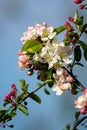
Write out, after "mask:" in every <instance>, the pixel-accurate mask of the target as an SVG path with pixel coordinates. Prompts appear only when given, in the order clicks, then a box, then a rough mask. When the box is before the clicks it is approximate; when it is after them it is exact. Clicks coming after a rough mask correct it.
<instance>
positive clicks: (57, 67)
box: [18, 22, 72, 95]
mask: <svg viewBox="0 0 87 130" xmlns="http://www.w3.org/2000/svg"><path fill="white" fill-rule="evenodd" d="M56 34H57V33H56V31H55V29H54V28H53V26H52V25H48V24H47V23H45V22H44V23H43V24H42V25H41V24H39V23H36V25H35V26H34V27H28V31H27V32H24V33H23V37H22V38H21V41H22V42H23V48H22V50H21V51H20V52H19V58H18V60H19V61H18V66H19V68H20V69H24V68H29V70H28V75H31V74H33V71H34V70H38V73H37V78H38V79H39V80H42V81H46V80H48V79H49V78H51V79H52V80H53V82H54V83H53V85H52V86H51V87H52V90H53V91H55V92H56V94H57V95H60V94H62V92H63V91H65V90H70V89H71V84H70V82H68V80H66V77H65V76H64V69H63V67H65V66H66V67H67V65H69V64H71V63H72V60H71V56H72V49H71V47H69V46H66V45H65V44H64V42H59V41H58V38H57V36H56ZM33 49H34V50H33ZM32 52H33V53H32ZM49 72H50V76H48V73H49Z"/></svg>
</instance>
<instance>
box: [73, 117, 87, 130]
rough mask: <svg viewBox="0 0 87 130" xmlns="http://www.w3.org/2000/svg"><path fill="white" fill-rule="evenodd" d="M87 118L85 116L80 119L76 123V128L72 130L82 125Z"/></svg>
mask: <svg viewBox="0 0 87 130" xmlns="http://www.w3.org/2000/svg"><path fill="white" fill-rule="evenodd" d="M86 118H87V116H84V117H82V118H81V119H79V120H78V121H76V123H75V124H74V127H73V129H72V130H74V129H75V128H77V126H78V125H79V124H81V123H82V122H83V121H84V120H85V119H86Z"/></svg>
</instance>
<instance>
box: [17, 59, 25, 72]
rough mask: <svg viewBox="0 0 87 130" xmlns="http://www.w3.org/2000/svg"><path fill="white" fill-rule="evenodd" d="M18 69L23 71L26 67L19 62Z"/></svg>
mask: <svg viewBox="0 0 87 130" xmlns="http://www.w3.org/2000/svg"><path fill="white" fill-rule="evenodd" d="M18 68H19V69H20V70H23V69H25V65H24V64H23V63H22V62H20V61H18Z"/></svg>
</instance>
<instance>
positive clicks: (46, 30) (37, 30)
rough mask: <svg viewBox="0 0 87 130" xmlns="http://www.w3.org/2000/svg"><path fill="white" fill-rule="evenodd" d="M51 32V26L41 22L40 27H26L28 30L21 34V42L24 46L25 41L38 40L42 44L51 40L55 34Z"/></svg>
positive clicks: (37, 25)
mask: <svg viewBox="0 0 87 130" xmlns="http://www.w3.org/2000/svg"><path fill="white" fill-rule="evenodd" d="M53 30H54V28H53V26H51V25H47V23H46V22H43V24H42V25H41V24H39V23H36V24H35V26H34V27H33V26H31V27H28V30H27V31H26V32H24V33H23V36H22V38H21V41H22V42H23V44H24V43H25V42H26V41H27V40H35V39H38V38H40V40H41V41H42V42H47V41H48V39H52V38H53V37H54V36H55V35H56V32H53Z"/></svg>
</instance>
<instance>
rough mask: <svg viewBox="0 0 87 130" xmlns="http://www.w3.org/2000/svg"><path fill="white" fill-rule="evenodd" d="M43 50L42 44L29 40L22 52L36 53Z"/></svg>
mask: <svg viewBox="0 0 87 130" xmlns="http://www.w3.org/2000/svg"><path fill="white" fill-rule="evenodd" d="M41 48H42V43H41V42H39V41H37V40H28V41H27V42H26V43H25V44H24V45H23V47H22V49H21V51H26V52H29V53H36V52H38V51H39V50H40V49H41Z"/></svg>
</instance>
